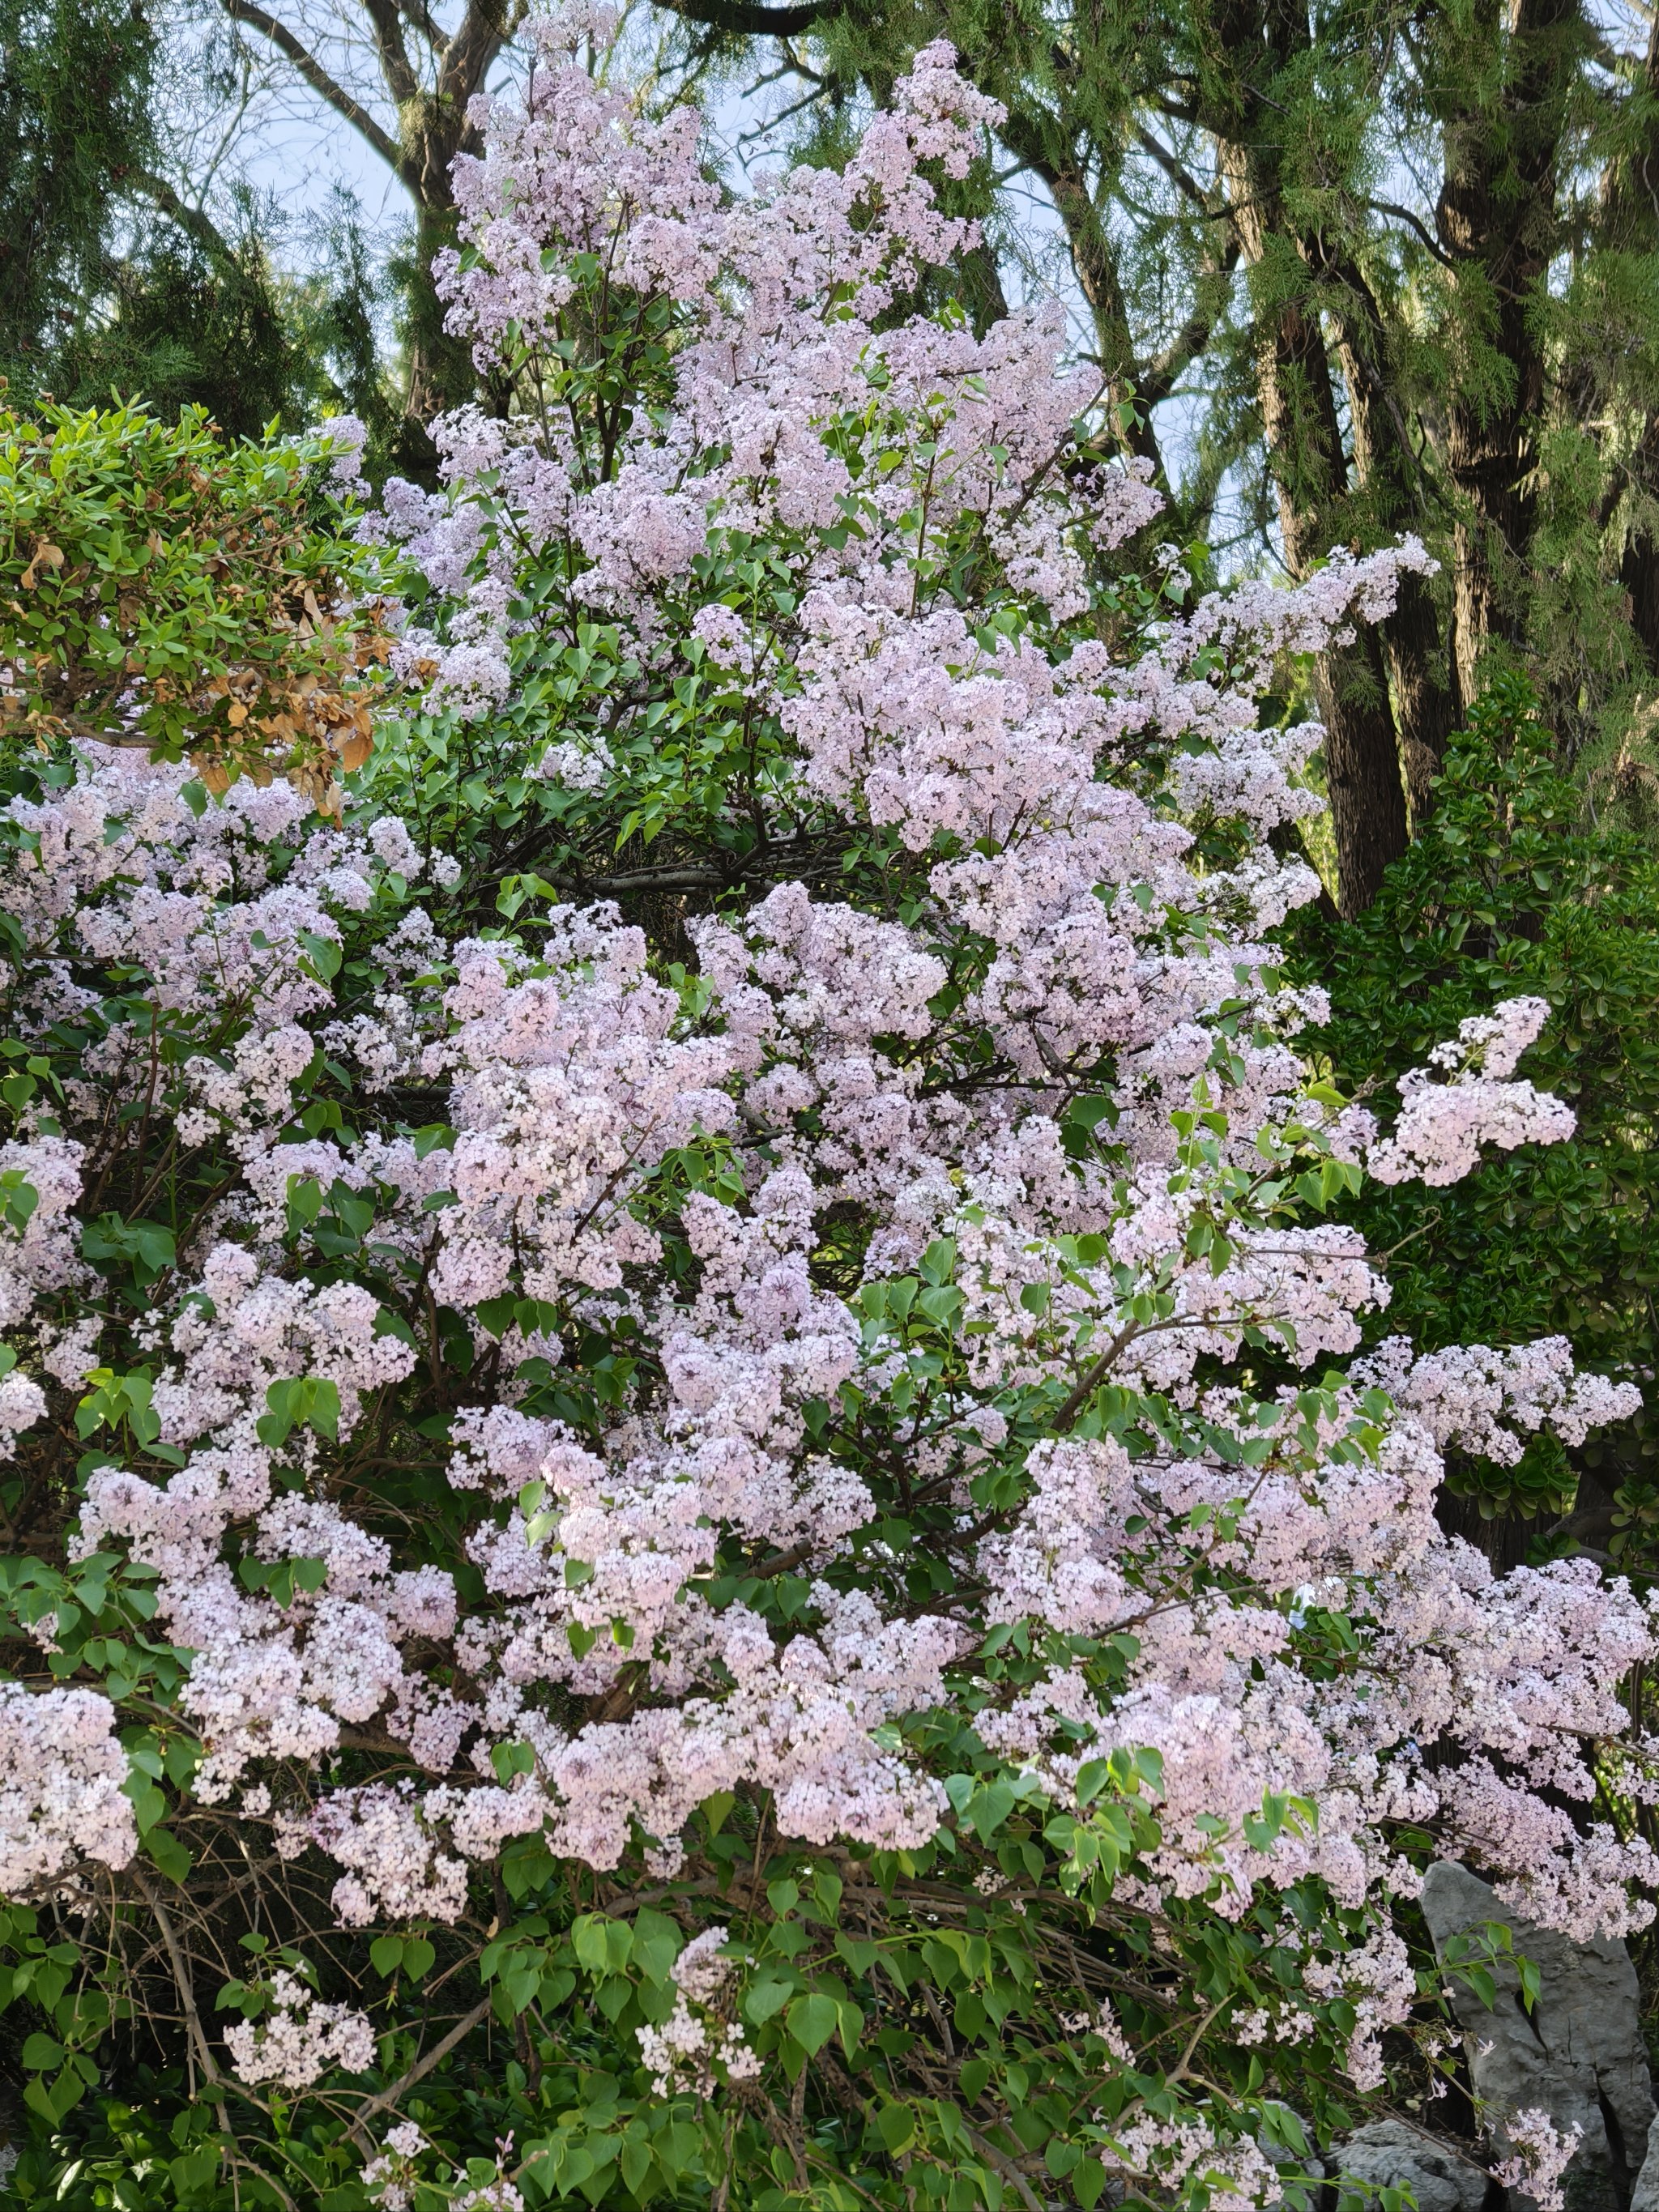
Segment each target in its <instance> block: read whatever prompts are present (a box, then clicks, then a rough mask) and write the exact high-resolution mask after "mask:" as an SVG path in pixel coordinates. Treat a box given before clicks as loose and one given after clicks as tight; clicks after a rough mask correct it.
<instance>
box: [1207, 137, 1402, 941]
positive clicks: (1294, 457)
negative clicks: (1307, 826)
mask: <svg viewBox="0 0 1659 2212" xmlns="http://www.w3.org/2000/svg"><path fill="white" fill-rule="evenodd" d="M1221 150H1222V166H1223V169H1224V172H1225V175H1226V178H1227V182H1228V186H1229V192H1230V197H1231V204H1232V207H1233V210H1234V222H1235V223H1236V225H1237V230H1238V234H1239V238H1240V240H1241V242H1242V245H1243V252H1244V258H1245V260H1246V262H1247V263H1248V264H1249V267H1250V270H1251V276H1252V282H1253V283H1254V284H1255V286H1256V287H1257V288H1258V289H1259V291H1260V292H1261V293H1264V294H1265V295H1266V297H1265V298H1264V299H1263V300H1262V302H1261V307H1260V308H1259V310H1258V330H1257V337H1256V389H1257V393H1258V397H1259V398H1260V403H1261V424H1262V429H1263V431H1264V433H1265V434H1266V438H1267V458H1268V465H1269V466H1270V468H1271V469H1272V471H1273V483H1274V488H1275V489H1276V491H1277V493H1278V498H1279V530H1280V534H1281V536H1282V538H1283V540H1284V547H1285V564H1286V566H1287V567H1288V568H1289V569H1290V571H1291V574H1292V575H1293V576H1294V577H1296V578H1297V580H1298V581H1300V580H1302V579H1304V577H1306V576H1308V575H1310V574H1312V572H1313V570H1314V568H1316V566H1317V565H1318V563H1319V562H1321V561H1322V560H1323V559H1324V558H1325V557H1326V556H1327V555H1328V553H1329V551H1330V550H1331V544H1332V541H1333V538H1335V537H1336V536H1337V534H1338V533H1339V532H1340V529H1341V526H1342V523H1343V520H1344V519H1345V517H1344V508H1345V505H1346V500H1347V495H1348V483H1347V464H1346V459H1345V457H1344V454H1343V451H1342V433H1341V426H1340V422H1339V421H1338V418H1337V411H1336V393H1335V391H1334V387H1333V385H1332V382H1331V366H1330V358H1329V356H1328V353H1327V352H1326V349H1325V336H1324V332H1323V331H1322V328H1321V326H1320V321H1319V315H1318V311H1317V309H1316V307H1313V306H1311V304H1310V303H1309V302H1307V301H1306V300H1305V296H1304V297H1298V296H1297V287H1296V285H1295V282H1294V277H1295V271H1294V270H1292V269H1291V256H1292V255H1293V254H1294V253H1295V248H1294V246H1293V245H1292V244H1291V240H1289V238H1288V236H1287V235H1286V229H1285V225H1284V222H1283V217H1282V211H1281V209H1280V204H1279V192H1278V188H1277V179H1276V177H1275V175H1274V173H1273V161H1272V159H1271V157H1269V158H1267V159H1264V158H1263V157H1262V155H1261V151H1260V149H1257V148H1256V147H1255V146H1254V145H1252V144H1250V143H1248V142H1243V141H1240V140H1231V141H1224V142H1223V144H1222V149H1221ZM1270 255H1271V256H1272V257H1273V260H1272V263H1271V264H1270V262H1269V256H1270ZM1296 265H1297V269H1299V270H1302V271H1303V272H1304V274H1305V270H1306V264H1305V261H1304V260H1303V259H1302V258H1301V257H1300V256H1297V263H1296ZM1316 684H1317V689H1318V693H1319V701H1320V708H1321V712H1322V716H1323V719H1324V723H1325V777H1326V782H1327V785H1328V789H1329V795H1330V806H1331V828H1332V830H1333V832H1334V836H1335V841H1336V854H1337V904H1338V906H1339V907H1340V909H1341V911H1342V913H1343V914H1344V915H1349V916H1352V915H1357V914H1363V913H1364V909H1365V908H1367V907H1368V906H1369V905H1370V903H1371V901H1372V900H1373V899H1374V898H1375V897H1376V894H1377V891H1378V890H1379V888H1380V887H1381V884H1382V881H1383V871H1384V870H1385V869H1386V868H1387V867H1388V866H1389V863H1390V861H1393V860H1398V859H1399V857H1400V855H1401V854H1402V853H1403V852H1404V851H1405V849H1406V847H1407V842H1408V838H1409V827H1408V823H1407V815H1406V793H1405V788H1404V786H1403V785H1402V783H1401V776H1400V755H1399V748H1398V744H1397V742H1396V739H1395V726H1394V717H1393V714H1392V713H1391V711H1390V708H1389V689H1388V683H1387V679H1386V677H1385V675H1384V671H1383V646H1382V641H1381V640H1380V638H1379V637H1378V635H1377V634H1376V631H1375V630H1374V629H1366V630H1364V631H1362V632H1361V634H1360V635H1359V636H1358V638H1357V639H1356V640H1355V641H1354V642H1353V643H1352V645H1349V646H1341V647H1334V649H1333V650H1332V651H1330V652H1328V653H1325V654H1323V655H1322V657H1321V659H1320V662H1319V665H1318V671H1317V676H1316Z"/></svg>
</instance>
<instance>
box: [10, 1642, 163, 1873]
mask: <svg viewBox="0 0 1659 2212" xmlns="http://www.w3.org/2000/svg"><path fill="white" fill-rule="evenodd" d="M115 1723H116V1711H115V1708H114V1706H113V1705H111V1703H110V1701H109V1699H107V1698H105V1697H100V1695H99V1693H98V1692H97V1691H95V1690H43V1691H40V1692H31V1691H28V1690H26V1689H25V1688H23V1686H21V1683H17V1682H0V1897H14V1898H25V1897H31V1896H39V1895H43V1894H49V1893H51V1892H52V1889H53V1888H54V1887H57V1886H58V1884H59V1882H60V1881H61V1879H62V1878H63V1877H64V1875H72V1874H73V1873H74V1871H75V1870H76V1869H77V1868H78V1867H79V1866H80V1865H81V1863H82V1861H84V1860H88V1859H90V1860H93V1861H94V1862H96V1863H98V1864H99V1865H100V1866H104V1867H109V1868H119V1867H124V1866H125V1865H126V1863H127V1862H128V1861H129V1859H131V1857H132V1855H133V1853H134V1851H135V1850H137V1848H138V1831H137V1826H136V1825H135V1823H134V1820H133V1814H132V1807H131V1803H130V1802H128V1800H127V1799H126V1798H125V1796H123V1795H122V1784H124V1783H125V1781H126V1779H127V1775H128V1771H129V1770H128V1766H127V1756H126V1753H125V1752H124V1751H123V1750H122V1748H121V1747H120V1744H119V1743H118V1741H117V1740H116V1735H115Z"/></svg>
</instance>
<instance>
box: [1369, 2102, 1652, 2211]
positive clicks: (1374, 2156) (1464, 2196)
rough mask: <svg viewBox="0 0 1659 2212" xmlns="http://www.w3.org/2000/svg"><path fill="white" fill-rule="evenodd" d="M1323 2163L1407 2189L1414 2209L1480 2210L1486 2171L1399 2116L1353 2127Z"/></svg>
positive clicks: (1382, 2185) (1381, 2185)
mask: <svg viewBox="0 0 1659 2212" xmlns="http://www.w3.org/2000/svg"><path fill="white" fill-rule="evenodd" d="M1326 2166H1327V2169H1328V2172H1329V2173H1330V2177H1331V2179H1332V2180H1333V2181H1336V2180H1338V2179H1347V2180H1350V2181H1359V2182H1363V2183H1364V2185H1365V2186H1366V2188H1367V2189H1409V2190H1410V2191H1411V2193H1412V2195H1413V2197H1414V2199H1415V2200H1416V2203H1417V2212H1480V2208H1481V2206H1482V2205H1483V2204H1484V2203H1486V2173H1485V2172H1484V2171H1483V2170H1482V2168H1481V2167H1480V2166H1473V2165H1471V2164H1470V2162H1469V2160H1468V2159H1466V2158H1459V2157H1458V2155H1457V2154H1456V2153H1455V2151H1452V2150H1449V2149H1448V2148H1447V2147H1446V2146H1445V2144H1443V2143H1441V2142H1436V2141H1435V2139H1434V2138H1433V2136H1426V2135H1425V2134H1424V2133H1423V2132H1422V2130H1420V2129H1418V2128H1412V2127H1407V2125H1406V2124H1404V2122H1403V2121H1400V2120H1376V2121H1374V2122H1373V2123H1372V2124H1371V2125H1370V2127H1368V2128H1358V2129H1356V2130H1355V2131H1354V2133H1353V2134H1352V2135H1351V2136H1349V2137H1348V2139H1347V2141H1346V2142H1340V2143H1338V2144H1337V2145H1336V2147H1335V2148H1334V2149H1333V2150H1332V2152H1331V2154H1330V2155H1329V2157H1328V2159H1327V2160H1326ZM1655 2212H1659V2207H1656V2208H1655Z"/></svg>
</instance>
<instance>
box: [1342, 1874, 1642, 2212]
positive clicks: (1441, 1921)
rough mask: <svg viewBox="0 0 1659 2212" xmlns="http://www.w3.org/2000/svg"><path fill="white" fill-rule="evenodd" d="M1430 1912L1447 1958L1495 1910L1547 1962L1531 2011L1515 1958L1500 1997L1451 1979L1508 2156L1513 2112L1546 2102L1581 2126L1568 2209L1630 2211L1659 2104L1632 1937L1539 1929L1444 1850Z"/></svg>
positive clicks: (1487, 2113) (1506, 1968) (1489, 2113)
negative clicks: (1483, 1996) (1622, 1939)
mask: <svg viewBox="0 0 1659 2212" xmlns="http://www.w3.org/2000/svg"><path fill="white" fill-rule="evenodd" d="M1423 1917H1424V1918H1425V1920H1426V1921H1427V1922H1428V1923H1429V1933H1430V1935H1431V1936H1432V1937H1433V1939H1434V1948H1435V1951H1436V1954H1437V1956H1439V1957H1441V1958H1442V1959H1443V1958H1444V1957H1445V1955H1446V1951H1447V1948H1448V1947H1449V1944H1450V1943H1451V1942H1453V1940H1454V1939H1455V1937H1457V1936H1462V1935H1465V1934H1467V1933H1468V1931H1469V1930H1470V1929H1474V1928H1475V1927H1478V1926H1479V1925H1480V1923H1481V1922H1482V1921H1493V1920H1495V1921H1501V1922H1502V1923H1504V1925H1505V1926H1507V1927H1508V1928H1509V1929H1510V1930H1511V1932H1512V1934H1513V1937H1514V1942H1515V1948H1516V1951H1517V1952H1518V1953H1519V1954H1521V1955H1522V1957H1523V1958H1527V1959H1529V1960H1532V1962H1533V1963H1534V1965H1535V1966H1537V1968H1538V1972H1539V1980H1540V1989H1539V1995H1538V2000H1537V2002H1536V2003H1535V2005H1534V2008H1533V2009H1532V2011H1531V2012H1530V2013H1528V2011H1527V2009H1526V2008H1525V2006H1524V2005H1523V2004H1522V2000H1521V1982H1520V1977H1519V1975H1518V1974H1517V1972H1516V1969H1515V1966H1513V1964H1512V1963H1511V1962H1510V1961H1509V1960H1504V1959H1499V1960H1496V1961H1495V1962H1494V1964H1493V1966H1492V1977H1493V1979H1494V1981H1495V1982H1496V1983H1497V1985H1498V1995H1497V2000H1496V2002H1495V2003H1494V2004H1493V2005H1492V2006H1491V2007H1488V2006H1486V2005H1485V2004H1483V2003H1482V2002H1481V2001H1480V1997H1479V1996H1477V1995H1476V1993H1475V1992H1474V1990H1471V1989H1469V1988H1468V1986H1467V1985H1466V1984H1462V1983H1461V1982H1456V1981H1454V1982H1453V1983H1452V1984H1451V1985H1450V1989H1451V2001H1452V2006H1453V2009H1454V2010H1455V2013H1456V2015H1457V2020H1458V2024H1459V2026H1460V2027H1462V2030H1463V2043H1464V2049H1465V2051H1466V2052H1467V2054H1468V2068H1469V2079H1470V2082H1471V2084H1472V2086H1473V2087H1474V2093H1475V2096H1476V2098H1477V2099H1478V2100H1480V2106H1481V2107H1482V2118H1483V2119H1484V2121H1485V2124H1486V2127H1487V2129H1488V2130H1489V2131H1490V2134H1491V2136H1492V2141H1493V2142H1494V2143H1495V2144H1496V2145H1497V2147H1498V2154H1499V2155H1500V2156H1502V2155H1504V2154H1506V2153H1507V2151H1508V2148H1509V2142H1508V2137H1507V2136H1506V2134H1505V2131H1504V2119H1505V2118H1506V2117H1507V2115H1508V2114H1510V2112H1521V2111H1523V2110H1526V2109H1528V2108H1536V2109H1540V2110H1541V2111H1543V2112H1547V2113H1548V2114H1549V2116H1550V2118H1551V2119H1552V2120H1553V2122H1554V2124H1555V2125H1556V2126H1557V2127H1558V2128H1559V2129H1562V2130H1565V2129H1568V2128H1571V2127H1573V2126H1577V2128H1579V2129H1580V2130H1582V2131H1583V2132H1582V2140H1581V2142H1580V2144H1579V2148H1578V2152H1577V2156H1576V2157H1575V2158H1574V2159H1573V2160H1572V2163H1571V2166H1569V2167H1568V2168H1567V2172H1566V2174H1565V2193H1566V2200H1567V2206H1568V2212H1632V2195H1633V2192H1634V2190H1635V2185H1636V2182H1637V2178H1638V2174H1641V2173H1642V2168H1643V2162H1644V2159H1645V2158H1646V2155H1647V2148H1648V2130H1649V2127H1650V2124H1651V2122H1652V2120H1653V2118H1654V2102H1653V2090H1652V2086H1651V2084H1650V2081H1649V2077H1648V2056H1647V2048H1646V2045H1645V2044H1644V2041H1643V2038H1642V2027H1641V2021H1640V2018H1639V2016H1638V1999H1637V1985H1636V1971H1635V1969H1634V1967H1633V1966H1632V1965H1631V1962H1630V1956H1629V1954H1628V1953H1627V1952H1626V1949H1625V1947H1624V1945H1623V1944H1622V1943H1615V1942H1607V1941H1605V1940H1603V1939H1597V1940H1595V1941H1593V1942H1588V1943H1578V1942H1572V1941H1571V1939H1570V1938H1569V1937H1567V1936H1557V1935H1555V1934H1553V1933H1552V1932H1551V1930H1550V1929H1547V1928H1539V1927H1536V1926H1534V1924H1533V1923H1531V1922H1530V1921H1526V1920H1522V1919H1521V1918H1520V1917H1518V1916H1517V1915H1516V1913H1514V1912H1512V1911H1510V1908H1509V1907H1508V1906H1507V1905H1504V1904H1503V1903H1502V1902H1501V1901H1500V1899H1498V1895H1497V1893H1495V1892H1494V1891H1493V1890H1492V1889H1491V1888H1490V1887H1488V1886H1487V1885H1486V1883H1485V1882H1484V1881H1481V1880H1480V1877H1479V1876H1478V1875H1473V1874H1471V1873H1470V1872H1469V1870H1468V1868H1467V1867H1463V1866H1456V1865H1454V1864H1452V1863H1449V1862H1448V1861H1445V1860H1440V1861H1437V1863H1435V1865H1433V1866H1431V1868H1430V1869H1429V1872H1428V1875H1427V1877H1426V1878H1425V1881H1424V1884H1423ZM1368 2132H1369V2131H1368ZM1643 2178H1644V2180H1645V2179H1647V2177H1646V2176H1644V2177H1643ZM1653 2181H1654V2185H1655V2187H1654V2196H1655V2199H1656V2201H1655V2203H1653V2204H1652V2205H1651V2206H1649V2207H1647V2208H1646V2212H1659V2172H1656V2174H1655V2175H1654V2177H1653ZM1511 2202H1512V2203H1513V2204H1515V2205H1516V2207H1517V2208H1519V2212H1532V2200H1531V2199H1530V2198H1529V2197H1522V2195H1521V2194H1520V2193H1519V2192H1518V2191H1516V2192H1512V2195H1511ZM1421 2203H1422V2199H1421V2198H1420V2197H1419V2204H1421ZM1437 2212H1438V2208H1437ZM1448 2212H1449V2208H1448Z"/></svg>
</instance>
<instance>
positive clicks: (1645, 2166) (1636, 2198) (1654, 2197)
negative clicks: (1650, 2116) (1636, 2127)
mask: <svg viewBox="0 0 1659 2212" xmlns="http://www.w3.org/2000/svg"><path fill="white" fill-rule="evenodd" d="M1630 2212H1659V2128H1656V2129H1654V2130H1651V2131H1650V2134H1649V2136H1648V2154H1647V2156H1646V2157H1645V2158H1644V2160H1643V2161H1642V2171H1641V2172H1639V2173H1638V2175H1637V2177H1636V2186H1635V2188H1634V2189H1632V2191H1631V2193H1630Z"/></svg>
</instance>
